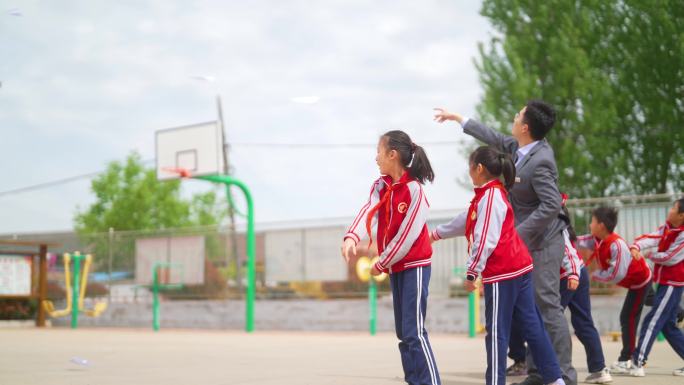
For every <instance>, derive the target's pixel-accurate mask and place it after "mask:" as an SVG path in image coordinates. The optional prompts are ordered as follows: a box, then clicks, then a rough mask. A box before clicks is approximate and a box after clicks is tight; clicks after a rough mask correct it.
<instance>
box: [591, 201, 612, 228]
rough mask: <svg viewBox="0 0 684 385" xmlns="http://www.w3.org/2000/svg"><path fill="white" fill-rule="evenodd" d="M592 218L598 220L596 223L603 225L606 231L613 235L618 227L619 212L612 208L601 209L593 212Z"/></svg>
mask: <svg viewBox="0 0 684 385" xmlns="http://www.w3.org/2000/svg"><path fill="white" fill-rule="evenodd" d="M591 216H593V217H594V218H596V222H598V223H603V225H604V226H606V230H608V232H609V233H612V232H613V230H615V226H616V225H617V219H618V212H617V210H616V209H614V208H612V207H599V208H597V209H594V211H592V212H591Z"/></svg>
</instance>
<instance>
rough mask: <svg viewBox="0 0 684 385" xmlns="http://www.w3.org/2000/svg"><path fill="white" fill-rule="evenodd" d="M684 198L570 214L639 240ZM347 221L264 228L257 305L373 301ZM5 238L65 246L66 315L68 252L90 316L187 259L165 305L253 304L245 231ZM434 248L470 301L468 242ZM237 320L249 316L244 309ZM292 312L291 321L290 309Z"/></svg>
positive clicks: (439, 283)
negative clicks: (604, 215) (465, 270)
mask: <svg viewBox="0 0 684 385" xmlns="http://www.w3.org/2000/svg"><path fill="white" fill-rule="evenodd" d="M678 196H679V195H673V194H665V195H652V196H629V197H611V198H600V199H577V200H569V201H568V203H567V206H568V209H569V211H570V214H571V217H572V221H573V224H574V226H575V229H576V232H577V233H578V234H583V233H587V232H588V224H589V222H590V221H591V210H592V209H593V208H595V207H598V206H601V205H609V206H614V207H617V208H619V220H618V226H617V229H616V232H617V233H619V234H620V235H621V236H622V237H623V238H625V240H627V242H631V241H632V240H633V239H634V238H635V237H636V236H638V235H640V234H642V233H645V232H649V231H652V230H653V229H655V228H657V227H658V226H659V225H661V224H662V223H663V222H664V221H665V218H666V215H667V210H669V208H670V206H671V205H672V202H673V201H674V199H676V197H678ZM459 211H460V210H450V211H434V212H432V213H431V219H430V221H429V222H428V226H429V227H430V228H433V227H434V226H436V225H438V224H439V223H444V222H446V221H448V220H450V219H451V218H453V216H454V215H456V213H458V212H459ZM346 222H347V221H346V220H343V219H341V220H337V221H335V220H333V221H326V222H325V223H318V224H317V223H306V224H303V223H297V222H292V223H281V224H270V225H262V226H261V228H259V226H257V238H256V266H257V271H256V273H257V285H256V286H257V302H259V301H279V300H291V301H292V300H350V299H351V300H361V301H363V300H364V299H365V298H366V296H367V295H368V284H367V283H365V282H362V281H360V280H359V278H358V277H357V275H356V271H355V266H354V263H351V264H349V265H346V264H345V263H344V261H343V259H342V257H341V256H340V251H339V247H340V244H341V240H342V237H343V235H344V231H345V226H346ZM2 238H4V239H14V240H32V241H36V240H41V241H47V242H51V243H57V244H59V245H60V246H59V247H53V248H51V249H50V250H49V252H50V257H49V275H48V297H49V298H51V300H53V301H55V305H56V307H60V306H62V307H63V305H64V299H65V290H66V283H65V275H64V270H65V266H64V263H63V257H62V256H63V253H73V252H75V251H79V252H81V253H82V254H92V255H93V263H92V265H91V267H90V271H89V272H88V286H87V289H86V290H87V293H86V303H85V305H86V307H88V308H90V307H92V305H93V304H94V302H95V301H107V302H108V303H109V304H110V310H109V311H110V312H112V311H115V310H112V309H119V310H116V311H119V312H122V311H123V310H121V309H125V307H126V306H127V305H140V306H143V307H147V306H150V304H151V302H152V290H151V284H152V282H151V277H152V267H153V266H154V263H155V262H164V263H169V262H174V263H176V262H178V261H181V262H180V263H176V265H174V266H180V267H179V268H174V267H172V268H170V269H169V268H166V269H167V270H160V271H159V272H158V273H159V279H160V283H161V284H167V283H179V282H180V283H183V285H182V286H181V287H178V286H174V287H173V288H164V287H162V288H161V290H160V293H161V296H162V299H163V300H164V301H166V302H171V301H176V302H183V303H186V304H187V303H194V304H195V305H197V304H200V303H202V302H205V303H209V302H210V301H235V303H243V302H244V301H243V298H244V287H245V285H246V282H245V278H244V277H245V275H246V274H245V272H246V271H245V270H246V268H245V267H246V251H245V237H244V232H243V231H241V230H240V229H238V232H237V236H236V237H235V239H236V240H237V244H236V245H235V246H236V247H233V244H232V241H231V240H232V239H233V237H232V236H231V234H230V231H229V230H228V229H227V228H224V227H216V226H210V227H196V228H183V229H167V230H157V231H117V230H116V229H112V230H111V231H109V232H105V233H97V234H87V235H78V234H74V233H71V232H63V233H52V234H26V235H15V236H10V237H2ZM433 246H434V247H433V249H434V250H433V264H432V277H431V281H430V296H431V297H432V298H438V299H440V298H441V299H449V298H454V297H459V296H462V295H464V294H465V293H464V292H463V291H462V289H461V288H462V282H463V281H462V276H461V275H462V274H459V273H457V271H458V269H459V268H461V267H463V265H464V264H465V260H466V257H467V244H466V241H465V239H464V238H456V239H450V240H445V241H440V242H437V243H435V244H434V245H433ZM233 250H237V253H234V252H233ZM0 251H1V250H0ZM352 262H354V261H352ZM193 276H194V277H195V278H197V277H198V276H199V280H197V279H195V281H194V282H191V281H192V280H191V279H189V277H193ZM594 289H595V291H596V290H598V291H600V290H601V289H604V291H605V292H606V293H610V292H612V291H611V290H612V289H611V288H610V287H606V286H600V285H595V286H594ZM598 291H596V292H598ZM378 293H379V295H380V297H381V298H382V297H388V294H389V280H385V281H383V282H381V283H379V284H378ZM117 304H118V305H117ZM195 305H193V306H195ZM238 308H239V306H238ZM124 312H125V311H124ZM233 312H237V313H240V312H241V310H233ZM283 314H284V315H283V317H286V316H287V315H286V314H287V311H284V313H283ZM179 317H180V315H179ZM113 322H114V324H115V325H118V326H126V325H130V324H131V322H130V320H128V319H127V316H126V315H125V314H124V315H121V317H120V318H119V319H118V321H113Z"/></svg>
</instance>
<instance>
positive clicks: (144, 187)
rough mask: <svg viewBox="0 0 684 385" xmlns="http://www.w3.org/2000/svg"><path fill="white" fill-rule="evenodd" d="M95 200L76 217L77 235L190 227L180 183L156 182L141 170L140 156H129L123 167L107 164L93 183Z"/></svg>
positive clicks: (188, 209)
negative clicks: (110, 231) (111, 230)
mask: <svg viewBox="0 0 684 385" xmlns="http://www.w3.org/2000/svg"><path fill="white" fill-rule="evenodd" d="M91 188H92V191H93V193H94V194H95V196H96V198H97V200H96V201H95V203H93V204H92V205H91V206H90V207H89V208H88V209H87V210H85V211H83V212H79V213H77V214H76V218H75V222H76V230H77V232H78V233H98V232H106V231H108V230H109V228H114V229H115V230H117V231H121V230H157V229H164V228H173V227H185V226H189V225H190V224H191V221H190V212H191V211H190V203H189V202H187V201H184V200H183V199H182V198H181V196H180V181H179V180H172V181H165V182H163V183H162V182H159V181H158V180H157V176H156V174H155V171H154V170H153V169H149V168H145V166H144V164H143V163H142V160H141V159H140V155H139V154H138V153H135V152H133V153H131V154H130V155H129V156H128V158H127V159H126V161H125V162H124V163H120V162H117V161H114V162H111V163H109V165H108V166H107V170H106V171H105V172H104V173H102V174H100V175H99V176H98V177H96V178H95V179H93V181H92V185H91Z"/></svg>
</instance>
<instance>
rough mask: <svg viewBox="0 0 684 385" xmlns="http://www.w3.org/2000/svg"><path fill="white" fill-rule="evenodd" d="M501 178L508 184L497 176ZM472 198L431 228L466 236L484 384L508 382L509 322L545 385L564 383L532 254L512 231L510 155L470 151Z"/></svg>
mask: <svg viewBox="0 0 684 385" xmlns="http://www.w3.org/2000/svg"><path fill="white" fill-rule="evenodd" d="M502 175H503V176H504V178H505V181H506V186H504V185H503V184H502V183H501V181H500V180H499V177H500V176H502ZM470 177H471V179H472V181H473V184H474V185H475V186H476V187H475V197H474V198H473V200H472V201H471V202H470V208H469V209H468V211H467V212H465V213H461V214H460V215H458V216H456V217H455V218H454V219H453V220H452V221H451V222H449V223H447V224H444V225H440V226H438V227H437V228H436V229H435V230H433V231H432V232H431V238H432V239H433V240H439V239H444V238H450V237H455V236H459V235H464V236H465V237H466V239H467V240H468V261H467V264H466V268H467V270H466V281H465V288H466V290H468V291H473V290H475V289H476V286H475V280H476V279H477V277H478V276H482V283H483V284H484V292H485V319H486V325H485V327H486V330H487V336H486V338H485V344H486V345H485V346H486V349H487V371H486V375H485V379H486V383H487V384H488V385H505V384H506V351H507V349H508V341H509V337H510V334H511V327H512V325H513V324H516V325H524V327H523V328H522V334H523V338H524V340H525V341H527V344H528V345H529V349H530V353H531V354H532V357H533V359H534V361H535V364H536V365H537V367H538V369H539V372H540V374H541V375H542V380H543V381H544V383H545V384H557V385H561V384H562V385H564V384H565V382H564V381H563V379H562V378H561V376H562V374H561V370H560V366H559V365H558V359H557V358H556V354H555V352H554V350H553V346H552V345H551V341H550V340H549V336H548V334H547V333H546V330H545V329H544V323H543V321H542V319H541V315H540V313H539V309H538V308H537V305H536V304H535V301H534V293H533V288H532V277H531V274H530V272H531V271H532V269H533V266H532V257H531V256H530V253H529V251H528V250H527V247H526V246H525V244H524V243H523V242H522V240H521V239H520V236H519V235H518V232H517V231H516V229H515V218H514V216H513V209H512V207H511V204H510V203H509V201H508V198H507V196H508V192H507V188H510V187H511V186H512V185H513V183H514V179H515V166H514V165H513V162H512V160H511V159H510V157H509V156H508V155H504V154H501V153H499V152H498V151H497V150H495V149H494V148H492V147H480V148H478V149H477V150H475V152H473V153H472V154H471V155H470Z"/></svg>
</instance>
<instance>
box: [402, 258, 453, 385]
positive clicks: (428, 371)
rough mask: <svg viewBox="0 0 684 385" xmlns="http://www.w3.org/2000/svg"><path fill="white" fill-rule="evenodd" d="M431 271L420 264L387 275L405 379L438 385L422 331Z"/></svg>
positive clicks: (428, 267)
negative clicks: (419, 265)
mask: <svg viewBox="0 0 684 385" xmlns="http://www.w3.org/2000/svg"><path fill="white" fill-rule="evenodd" d="M430 271H431V268H430V266H423V267H416V268H413V269H408V270H404V271H400V272H398V273H392V274H390V284H391V286H392V301H393V302H394V327H395V329H396V332H397V338H399V353H401V364H402V366H403V368H404V380H406V382H408V383H409V384H411V385H441V381H440V379H439V372H438V371H437V364H436V363H435V356H434V355H433V354H432V348H431V347H430V341H429V340H428V333H427V330H425V312H426V310H427V298H428V285H429V283H430Z"/></svg>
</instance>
